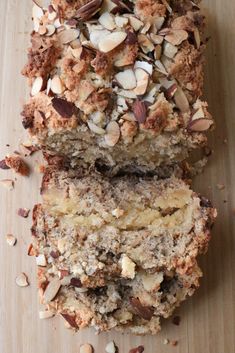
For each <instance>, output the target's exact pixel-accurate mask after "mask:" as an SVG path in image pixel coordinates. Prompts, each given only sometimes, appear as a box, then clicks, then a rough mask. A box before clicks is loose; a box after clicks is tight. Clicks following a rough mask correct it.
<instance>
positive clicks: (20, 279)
mask: <svg viewBox="0 0 235 353" xmlns="http://www.w3.org/2000/svg"><path fill="white" fill-rule="evenodd" d="M16 284H17V286H19V287H27V286H28V285H29V282H28V277H27V276H26V274H25V273H23V272H22V273H21V274H19V275H18V276H17V277H16Z"/></svg>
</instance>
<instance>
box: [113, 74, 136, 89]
mask: <svg viewBox="0 0 235 353" xmlns="http://www.w3.org/2000/svg"><path fill="white" fill-rule="evenodd" d="M115 79H116V80H117V82H118V83H119V84H120V85H121V86H122V88H124V89H133V88H135V87H136V76H135V74H134V71H133V70H132V69H126V70H124V71H120V72H118V73H117V74H116V75H115Z"/></svg>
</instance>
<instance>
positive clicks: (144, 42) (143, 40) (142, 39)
mask: <svg viewBox="0 0 235 353" xmlns="http://www.w3.org/2000/svg"><path fill="white" fill-rule="evenodd" d="M138 43H139V45H140V47H141V49H142V50H143V52H144V53H145V54H147V53H150V52H151V51H153V50H154V45H153V43H152V42H151V40H150V39H149V38H148V37H147V36H146V35H145V34H139V35H138Z"/></svg>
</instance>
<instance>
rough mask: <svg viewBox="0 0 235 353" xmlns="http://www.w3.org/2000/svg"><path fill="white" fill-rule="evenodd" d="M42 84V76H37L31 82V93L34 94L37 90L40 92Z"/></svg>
mask: <svg viewBox="0 0 235 353" xmlns="http://www.w3.org/2000/svg"><path fill="white" fill-rule="evenodd" d="M43 86H44V81H43V78H42V77H37V78H36V79H35V80H34V82H33V85H32V89H31V95H32V96H36V94H38V93H39V92H41V91H42V90H43Z"/></svg>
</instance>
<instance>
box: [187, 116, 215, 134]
mask: <svg viewBox="0 0 235 353" xmlns="http://www.w3.org/2000/svg"><path fill="white" fill-rule="evenodd" d="M212 125H213V121H212V120H211V119H207V118H199V119H195V120H191V121H190V122H189V124H188V130H190V131H195V132H202V131H206V130H208V129H209V128H210V127H211V126H212Z"/></svg>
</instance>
